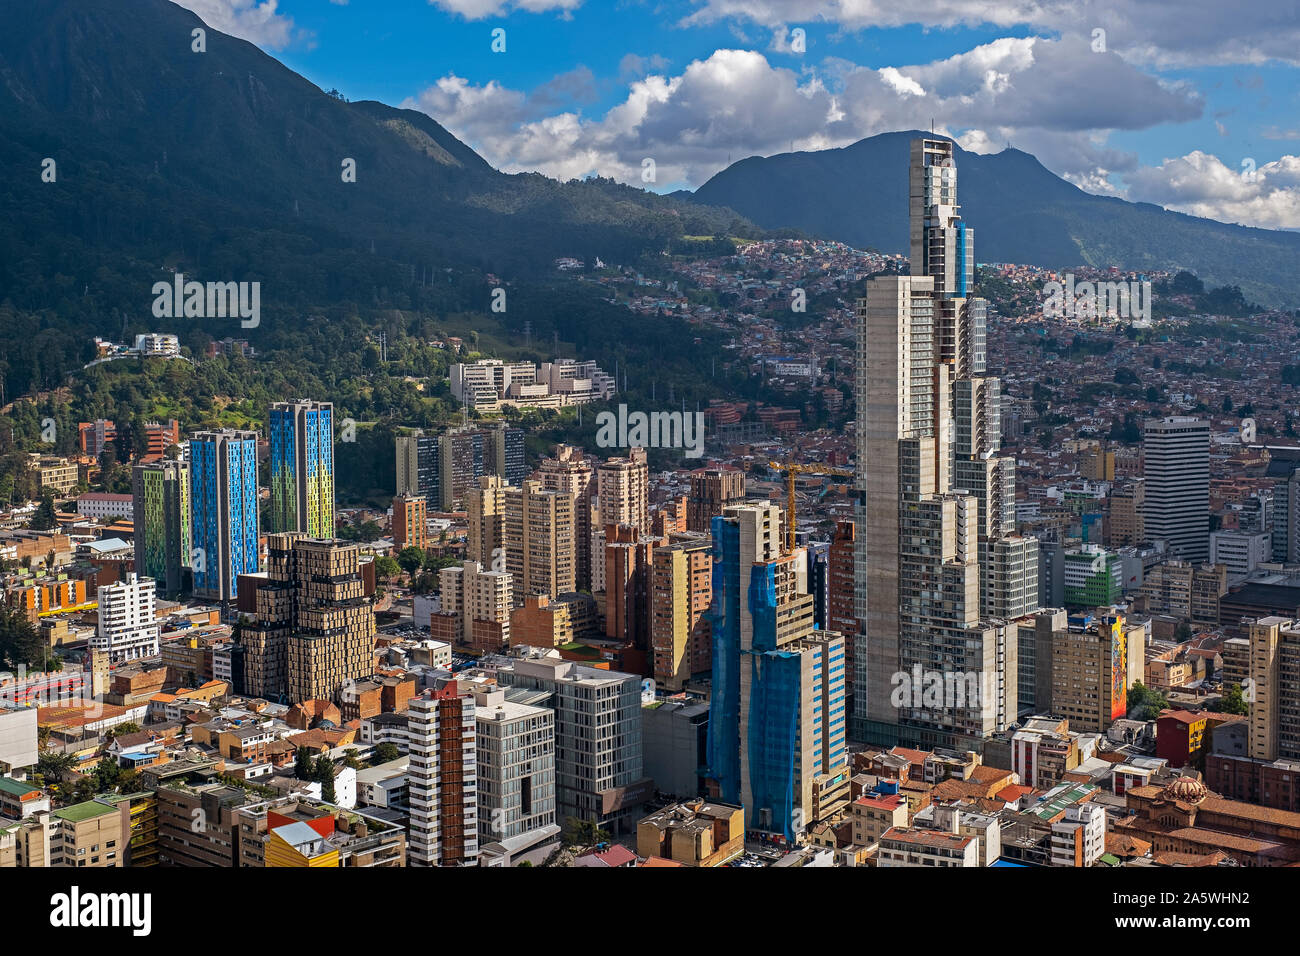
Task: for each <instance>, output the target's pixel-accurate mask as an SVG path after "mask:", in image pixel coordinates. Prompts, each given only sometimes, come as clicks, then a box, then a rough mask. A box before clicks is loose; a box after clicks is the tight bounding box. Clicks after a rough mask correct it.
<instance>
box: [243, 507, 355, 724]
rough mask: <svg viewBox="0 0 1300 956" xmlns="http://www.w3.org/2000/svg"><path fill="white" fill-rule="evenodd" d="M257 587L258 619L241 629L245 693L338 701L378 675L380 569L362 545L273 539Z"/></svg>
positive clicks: (255, 582)
mask: <svg viewBox="0 0 1300 956" xmlns="http://www.w3.org/2000/svg"><path fill="white" fill-rule="evenodd" d="M250 584H251V585H252V587H253V588H254V589H255V590H254V595H253V619H252V620H250V621H245V622H244V623H243V624H242V625H241V627H240V629H239V640H240V643H241V647H242V650H243V671H244V687H245V692H246V693H249V694H253V695H256V696H259V697H266V698H268V699H271V700H279V699H281V696H282V695H284V696H285V697H287V702H288V703H291V704H292V703H298V702H300V701H304V700H333V701H336V702H337V701H338V700H340V694H341V692H342V691H343V689H344V688H345V686H347V685H348V684H349V682H351V681H357V680H361V679H363V678H366V677H369V676H370V675H371V674H372V673H374V643H375V610H374V605H375V598H374V592H375V581H374V572H373V569H372V568H371V566H370V565H369V563H367V564H365V565H363V564H361V562H360V549H359V548H358V547H357V545H355V544H347V543H345V542H342V541H319V540H316V539H312V538H307V537H306V536H304V535H303V534H302V533H301V532H292V533H287V534H273V535H269V536H268V538H267V569H266V575H265V577H262V578H252V579H250Z"/></svg>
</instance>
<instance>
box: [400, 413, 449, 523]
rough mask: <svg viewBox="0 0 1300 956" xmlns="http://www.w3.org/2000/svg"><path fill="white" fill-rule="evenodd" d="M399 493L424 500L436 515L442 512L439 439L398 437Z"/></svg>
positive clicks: (416, 435) (428, 436)
mask: <svg viewBox="0 0 1300 956" xmlns="http://www.w3.org/2000/svg"><path fill="white" fill-rule="evenodd" d="M396 446H397V493H398V494H399V495H416V496H418V497H420V498H423V499H424V501H425V504H426V505H427V506H428V508H429V509H430V510H432V511H439V510H441V508H442V485H441V483H440V482H439V480H438V476H439V469H440V468H441V456H440V455H439V453H438V436H437V435H426V434H424V432H422V431H416V432H415V433H414V434H412V435H398V436H397V442H396Z"/></svg>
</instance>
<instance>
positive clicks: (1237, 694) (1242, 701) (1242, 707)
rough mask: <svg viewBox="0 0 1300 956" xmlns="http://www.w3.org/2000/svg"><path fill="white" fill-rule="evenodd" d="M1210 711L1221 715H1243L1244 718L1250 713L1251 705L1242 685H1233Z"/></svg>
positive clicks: (1212, 705) (1211, 706)
mask: <svg viewBox="0 0 1300 956" xmlns="http://www.w3.org/2000/svg"><path fill="white" fill-rule="evenodd" d="M1209 709H1210V710H1212V711H1215V712H1216V713H1220V714H1241V715H1242V716H1243V717H1244V716H1246V715H1247V714H1249V713H1250V704H1249V703H1247V701H1246V697H1245V695H1244V694H1242V692H1241V685H1240V684H1233V685H1232V686H1231V687H1229V688H1228V689H1227V690H1226V691H1224V692H1223V696H1222V697H1220V698H1219V699H1218V700H1217V701H1215V702H1214V703H1213V704H1211V705H1210V708H1209Z"/></svg>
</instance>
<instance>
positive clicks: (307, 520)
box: [270, 401, 335, 538]
mask: <svg viewBox="0 0 1300 956" xmlns="http://www.w3.org/2000/svg"><path fill="white" fill-rule="evenodd" d="M270 432H271V531H272V532H275V533H278V532H283V531H304V532H306V533H307V536H308V537H310V538H333V537H334V531H335V527H334V406H333V405H332V404H330V403H329V402H309V401H298V402H276V403H275V404H274V405H272V406H271V417H270Z"/></svg>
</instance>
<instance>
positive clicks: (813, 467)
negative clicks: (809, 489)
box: [767, 461, 854, 551]
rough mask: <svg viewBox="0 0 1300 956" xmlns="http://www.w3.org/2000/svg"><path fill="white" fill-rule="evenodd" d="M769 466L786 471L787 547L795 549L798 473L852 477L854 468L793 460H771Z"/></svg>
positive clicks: (787, 548)
mask: <svg viewBox="0 0 1300 956" xmlns="http://www.w3.org/2000/svg"><path fill="white" fill-rule="evenodd" d="M767 467H769V468H772V469H775V470H777V471H784V472H785V508H786V511H785V514H786V517H785V549H786V550H787V551H793V550H794V480H795V476H796V475H838V476H839V477H842V478H852V477H853V475H854V471H853V469H852V468H836V467H834V466H833V465H820V464H817V463H812V464H800V463H798V462H793V461H769V462H768V463H767Z"/></svg>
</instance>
